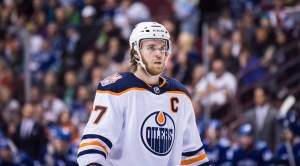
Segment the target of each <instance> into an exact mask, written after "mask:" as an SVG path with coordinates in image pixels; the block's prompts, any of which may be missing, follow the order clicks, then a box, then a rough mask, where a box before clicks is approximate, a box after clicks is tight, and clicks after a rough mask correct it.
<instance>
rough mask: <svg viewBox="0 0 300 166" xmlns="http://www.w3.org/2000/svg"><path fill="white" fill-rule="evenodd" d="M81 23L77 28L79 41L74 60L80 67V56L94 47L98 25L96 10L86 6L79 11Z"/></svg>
mask: <svg viewBox="0 0 300 166" xmlns="http://www.w3.org/2000/svg"><path fill="white" fill-rule="evenodd" d="M81 16H82V20H81V21H82V23H81V24H80V27H79V36H80V38H79V40H78V42H77V46H76V51H75V53H76V55H75V58H76V59H77V60H79V61H78V62H77V63H76V64H77V65H80V60H81V59H82V55H83V54H84V53H85V52H86V51H88V50H90V49H93V47H94V42H95V41H96V39H97V35H96V34H98V31H99V29H100V28H99V27H100V25H99V23H98V22H96V16H97V10H96V9H95V7H93V6H91V5H88V6H85V7H84V8H83V9H82V11H81Z"/></svg>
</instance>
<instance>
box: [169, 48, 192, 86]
mask: <svg viewBox="0 0 300 166" xmlns="http://www.w3.org/2000/svg"><path fill="white" fill-rule="evenodd" d="M192 71H193V65H192V64H191V63H190V61H189V57H188V54H187V52H184V51H179V52H178V54H177V62H175V64H174V67H173V71H172V74H173V76H172V77H173V78H176V79H177V80H179V81H180V82H182V83H183V84H184V85H187V84H190V83H191V81H192V76H191V74H190V73H192Z"/></svg>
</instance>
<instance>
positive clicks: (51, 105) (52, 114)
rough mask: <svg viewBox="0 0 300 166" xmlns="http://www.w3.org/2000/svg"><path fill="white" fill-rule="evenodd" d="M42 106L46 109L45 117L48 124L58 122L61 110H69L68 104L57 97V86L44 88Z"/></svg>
mask: <svg viewBox="0 0 300 166" xmlns="http://www.w3.org/2000/svg"><path fill="white" fill-rule="evenodd" d="M42 106H43V108H44V109H45V113H44V115H45V116H44V117H45V120H46V123H47V124H48V125H49V124H52V123H57V120H58V116H59V115H60V114H61V112H63V111H66V110H68V109H67V106H66V104H65V103H64V102H63V101H62V100H61V99H60V98H58V97H57V92H56V89H55V88H50V89H49V88H48V89H45V90H44V92H43V101H42Z"/></svg>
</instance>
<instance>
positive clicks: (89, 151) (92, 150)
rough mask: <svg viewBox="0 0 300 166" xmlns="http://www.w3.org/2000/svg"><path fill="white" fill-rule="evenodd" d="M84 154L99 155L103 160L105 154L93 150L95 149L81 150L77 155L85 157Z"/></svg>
mask: <svg viewBox="0 0 300 166" xmlns="http://www.w3.org/2000/svg"><path fill="white" fill-rule="evenodd" d="M86 154H100V155H102V156H103V157H104V158H106V154H105V153H104V152H102V151H100V150H95V149H89V150H83V151H82V152H80V153H78V156H77V158H78V157H80V156H83V155H86Z"/></svg>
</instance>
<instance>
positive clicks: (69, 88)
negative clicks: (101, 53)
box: [63, 70, 77, 108]
mask: <svg viewBox="0 0 300 166" xmlns="http://www.w3.org/2000/svg"><path fill="white" fill-rule="evenodd" d="M76 88H77V79H76V72H75V70H68V71H66V72H65V73H64V88H63V89H64V92H63V101H64V102H65V103H66V105H67V106H68V107H69V108H70V107H71V105H72V103H73V100H74V98H75V94H76Z"/></svg>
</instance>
